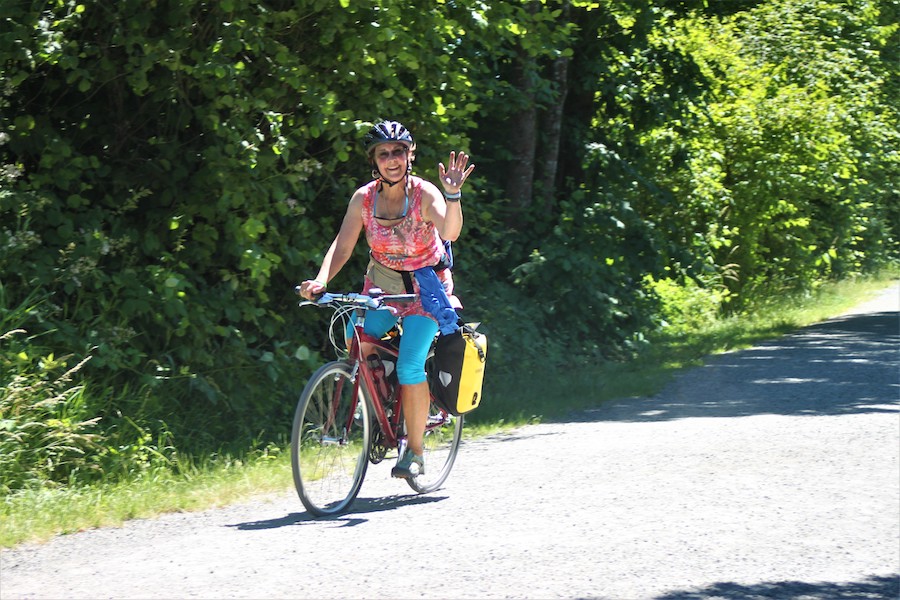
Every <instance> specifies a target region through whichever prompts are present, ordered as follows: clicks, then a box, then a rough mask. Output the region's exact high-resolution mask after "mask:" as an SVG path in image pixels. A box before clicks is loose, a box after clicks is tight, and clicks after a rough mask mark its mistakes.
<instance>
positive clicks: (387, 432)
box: [349, 324, 403, 448]
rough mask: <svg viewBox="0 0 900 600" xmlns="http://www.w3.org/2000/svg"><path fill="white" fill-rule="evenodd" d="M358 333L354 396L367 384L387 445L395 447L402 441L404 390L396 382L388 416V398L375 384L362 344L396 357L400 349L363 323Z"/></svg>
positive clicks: (353, 351)
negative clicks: (375, 333)
mask: <svg viewBox="0 0 900 600" xmlns="http://www.w3.org/2000/svg"><path fill="white" fill-rule="evenodd" d="M355 328H356V335H354V336H353V341H352V342H351V348H350V359H349V360H350V361H352V362H355V365H354V372H355V377H354V381H355V387H356V389H354V398H359V386H360V385H365V387H366V391H367V392H368V395H369V398H371V399H372V407H371V408H372V410H373V411H374V413H375V420H376V421H377V423H378V426H379V427H380V428H381V432H382V434H383V435H384V443H385V446H387V447H389V448H395V447H397V445H398V444H399V443H400V439H401V436H400V435H398V432H399V431H400V413H401V410H400V407H401V402H402V395H403V391H402V388H401V386H400V384H399V383H398V384H395V387H396V389H397V393H396V394H394V404H393V412H392V414H391V416H388V414H387V411H386V410H385V404H386V402H387V400H388V398H382V397H381V394H380V393H379V390H378V386H377V385H375V376H374V374H373V373H372V370H371V369H370V368H369V364H368V361H366V357H364V356H362V344H364V343H365V344H370V345H372V347H373V348H377V349H378V350H379V351H380V352H383V353H385V354H388V355H390V356H392V357H394V358H395V359H396V358H397V357H398V356H399V354H400V353H399V350H398V349H397V348H395V347H394V346H392V345H390V344H388V343H386V342H385V341H384V340H381V339H379V338H376V337H374V336H371V335H369V334H367V333H365V332H364V331H363V330H362V329H363V327H362V325H360V324H357V325H356V326H355Z"/></svg>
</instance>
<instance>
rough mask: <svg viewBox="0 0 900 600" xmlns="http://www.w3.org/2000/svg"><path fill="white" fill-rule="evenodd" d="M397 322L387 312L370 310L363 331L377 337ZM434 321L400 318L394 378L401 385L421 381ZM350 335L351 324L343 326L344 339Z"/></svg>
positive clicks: (394, 317)
mask: <svg viewBox="0 0 900 600" xmlns="http://www.w3.org/2000/svg"><path fill="white" fill-rule="evenodd" d="M396 323H397V317H396V316H394V315H393V314H391V311H389V310H370V311H368V312H367V313H366V326H365V328H364V331H365V332H366V333H367V334H369V335H371V336H372V337H377V338H380V337H381V336H383V335H384V334H385V333H387V332H388V331H389V330H390V328H391V327H393V326H394V325H395V324H396ZM437 331H438V324H437V322H436V321H435V320H434V319H431V318H429V317H423V316H421V315H409V316H407V317H403V335H402V336H400V353H399V356H398V357H397V379H398V380H399V381H400V383H401V384H402V385H415V384H417V383H422V382H424V381H425V359H426V358H428V350H430V349H431V342H433V341H434V336H435V335H436V334H437ZM352 335H353V323H350V324H348V325H347V337H350V336H352Z"/></svg>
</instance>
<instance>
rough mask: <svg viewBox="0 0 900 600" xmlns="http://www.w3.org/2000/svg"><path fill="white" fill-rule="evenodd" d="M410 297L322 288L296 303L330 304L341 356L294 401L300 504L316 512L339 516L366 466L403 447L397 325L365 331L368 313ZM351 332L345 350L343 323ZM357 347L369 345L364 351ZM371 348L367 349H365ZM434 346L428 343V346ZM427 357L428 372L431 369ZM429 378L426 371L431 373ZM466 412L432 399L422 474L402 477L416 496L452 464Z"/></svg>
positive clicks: (294, 452) (293, 460) (429, 489)
mask: <svg viewBox="0 0 900 600" xmlns="http://www.w3.org/2000/svg"><path fill="white" fill-rule="evenodd" d="M414 299H415V296H414V295H412V294H396V295H384V294H382V293H381V290H378V289H377V288H376V289H372V290H369V294H368V295H365V294H357V293H325V294H323V295H322V296H321V297H320V298H319V299H318V300H316V301H314V302H311V301H304V302H301V303H300V306H319V307H326V308H330V309H332V310H333V311H334V312H333V313H332V316H331V324H330V326H329V340H330V342H331V344H332V346H334V348H335V349H336V350H337V351H338V352H339V353H340V354H343V355H345V357H344V358H341V359H339V360H334V361H331V362H329V363H327V364H325V365H323V366H322V367H320V368H319V369H318V370H317V371H316V372H315V373H314V374H313V376H312V377H311V378H310V380H309V382H308V383H307V384H306V388H305V389H304V390H303V393H302V394H301V395H300V400H299V401H298V402H297V410H296V412H295V413H294V425H293V431H292V434H291V465H292V469H293V473H294V485H295V486H296V488H297V494H298V495H299V496H300V500H301V501H302V502H303V506H305V507H306V509H307V510H308V511H309V512H310V513H312V514H314V515H316V516H326V515H334V514H338V513H341V512H343V511H345V510H347V509H348V508H349V506H350V505H351V504H352V503H353V500H354V499H355V498H356V496H357V494H358V493H359V490H360V487H361V486H362V482H363V479H364V478H365V476H366V469H367V467H368V464H369V463H370V462H371V463H373V464H377V463H379V462H381V461H382V460H384V459H385V457H387V455H388V453H389V452H391V451H392V450H394V449H396V450H397V458H398V459H399V458H400V457H401V456H402V455H403V453H404V452H405V451H406V431H405V425H404V422H403V414H402V410H401V402H400V395H401V394H400V385H399V383H398V382H397V379H396V376H395V374H394V373H393V365H395V364H396V361H397V356H398V353H399V345H398V344H399V335H402V333H401V332H399V330H397V329H395V330H392V331H391V332H388V334H387V335H385V337H383V338H380V339H379V338H375V337H372V336H370V335H368V334H366V333H365V332H364V331H363V326H364V325H365V320H366V313H367V312H368V311H370V310H392V309H391V308H389V307H388V306H386V303H387V302H409V301H412V300H414ZM350 320H353V322H354V327H353V336H352V339H351V341H350V347H349V349H345V348H344V347H345V345H346V344H345V339H344V338H345V336H346V328H347V327H346V326H347V323H348V322H349V321H350ZM362 344H367V347H371V348H373V350H372V352H371V354H369V355H368V356H365V357H364V356H362V347H363V346H362ZM369 345H371V346H369ZM432 349H433V348H432ZM429 363H430V358H429V361H428V362H426V371H429V372H430V369H429V366H430V364H429ZM429 381H430V375H429ZM462 428H463V417H462V416H454V415H451V414H449V413H448V412H447V411H446V410H443V409H442V408H441V407H440V406H439V405H438V404H436V403H435V401H434V395H433V394H432V396H431V403H430V410H429V414H428V422H427V425H426V429H425V446H424V449H425V455H424V457H425V465H426V467H427V468H426V470H425V473H422V474H419V475H418V476H416V477H414V478H411V479H407V480H406V481H407V483H409V485H410V487H412V489H413V490H415V491H417V492H419V493H428V492H432V491H434V490H436V489H438V488H439V487H440V486H441V485H442V484H443V483H444V481H445V480H446V479H447V476H448V475H449V474H450V469H451V468H452V467H453V462H454V461H455V460H456V454H457V452H458V451H459V443H460V439H461V437H462Z"/></svg>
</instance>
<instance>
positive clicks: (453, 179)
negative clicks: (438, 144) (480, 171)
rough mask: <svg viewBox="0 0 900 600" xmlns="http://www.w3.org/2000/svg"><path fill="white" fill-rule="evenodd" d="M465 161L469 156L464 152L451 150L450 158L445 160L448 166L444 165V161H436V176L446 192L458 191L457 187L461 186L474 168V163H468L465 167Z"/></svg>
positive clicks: (453, 192)
mask: <svg viewBox="0 0 900 600" xmlns="http://www.w3.org/2000/svg"><path fill="white" fill-rule="evenodd" d="M467 162H469V156H468V155H467V154H466V153H465V152H460V153H459V154H457V153H456V152H451V153H450V160H449V161H447V164H448V167H444V163H438V178H439V179H440V180H441V185H442V186H444V191H445V192H446V193H448V194H457V193H459V188H461V187H462V184H463V183H465V181H466V179H468V177H469V174H470V173H471V172H472V170H473V169H475V165H474V164H472V165H469V166H468V168H467V167H466V163H467Z"/></svg>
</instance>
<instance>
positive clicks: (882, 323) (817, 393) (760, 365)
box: [566, 312, 900, 422]
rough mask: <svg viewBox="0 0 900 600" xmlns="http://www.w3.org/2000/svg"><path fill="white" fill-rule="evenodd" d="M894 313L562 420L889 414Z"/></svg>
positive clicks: (760, 350)
mask: <svg viewBox="0 0 900 600" xmlns="http://www.w3.org/2000/svg"><path fill="white" fill-rule="evenodd" d="M898 400H900V313H896V312H881V313H870V314H858V315H848V316H845V317H840V318H836V319H831V320H829V321H825V322H823V323H818V324H816V325H812V326H809V327H805V328H803V329H800V330H798V331H795V332H794V333H790V334H788V335H785V336H784V337H781V338H778V339H776V340H772V341H770V342H765V343H762V344H759V345H757V346H755V347H753V348H749V349H747V350H741V351H737V352H731V353H727V354H720V355H716V356H712V357H710V358H709V359H708V360H707V361H706V364H705V365H704V366H702V367H697V368H695V369H691V370H689V371H686V372H684V373H683V374H681V375H679V376H678V377H677V378H676V380H675V381H673V382H672V383H670V384H669V385H668V386H667V387H666V388H665V389H664V390H663V391H662V392H661V393H659V394H657V395H655V396H650V397H647V398H626V399H621V400H616V401H613V402H610V403H608V404H604V405H603V406H600V407H598V408H595V409H590V410H588V411H585V412H583V413H579V414H577V415H572V416H571V418H570V419H566V420H568V421H625V422H641V421H665V420H671V419H682V418H689V417H739V416H750V415H763V414H774V415H795V416H801V415H810V416H815V415H843V414H861V413H872V412H895V413H896V412H897V411H898Z"/></svg>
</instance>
